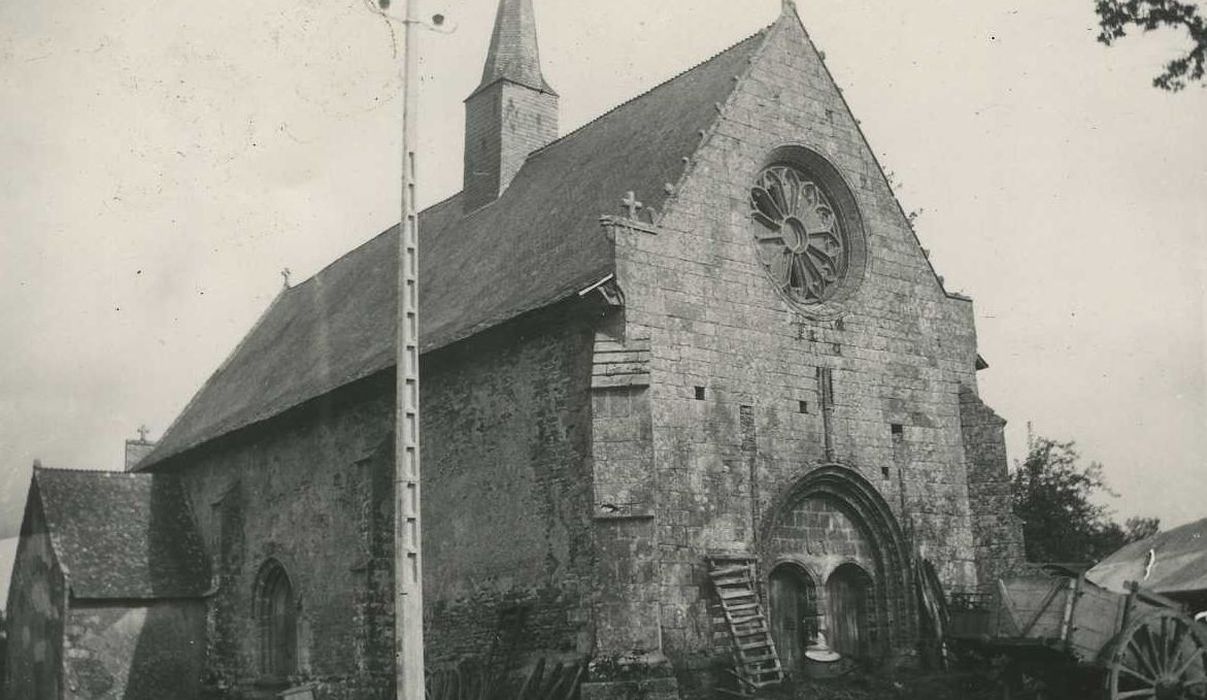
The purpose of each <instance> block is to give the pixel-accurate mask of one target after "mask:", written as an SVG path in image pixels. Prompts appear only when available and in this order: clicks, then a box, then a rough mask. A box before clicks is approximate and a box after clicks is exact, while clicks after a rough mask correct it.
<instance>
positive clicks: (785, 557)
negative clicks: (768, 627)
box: [759, 464, 917, 668]
mask: <svg viewBox="0 0 1207 700" xmlns="http://www.w3.org/2000/svg"><path fill="white" fill-rule="evenodd" d="M759 541H760V543H759V550H760V554H759V558H760V560H761V561H762V562H765V566H767V570H768V571H769V572H771V573H775V572H776V571H777V570H778V568H779V566H780V565H781V564H782V563H784V562H793V563H794V564H795V566H796V570H798V571H806V572H813V576H814V578H813V579H812V581H814V582H815V589H816V595H815V600H816V601H817V610H818V613H819V614H820V616H819V619H818V620H817V632H820V633H822V634H824V636H825V640H826V642H827V646H828V647H829V648H831V649H833V650H835V651H839V652H840V653H842V654H843V655H844V656H848V657H856V658H863V659H866V660H867V661H869V662H871V663H878V662H881V661H884V660H886V659H888V658H889V652H891V651H893V650H905V649H908V648H910V647H911V646H912V645H913V643H914V642H915V641H916V639H917V626H916V625H917V618H916V610H915V608H914V600H915V595H914V589H913V571H912V568H911V561H910V556H909V552H908V549H907V548H906V545H905V537H904V535H903V533H902V531H901V528H900V526H899V525H898V524H897V521H896V518H895V516H894V515H893V513H892V510H891V508H890V507H889V505H888V502H887V501H886V500H885V499H884V497H883V496H882V495H881V494H880V492H879V491H878V490H877V489H876V487H875V486H873V485H872V484H871V483H870V482H868V481H867V480H866V479H864V478H863V477H862V476H860V474H859V473H858V472H857V471H855V470H854V469H850V468H848V467H844V466H841V465H837V464H830V465H825V466H821V467H817V468H814V469H810V470H808V471H807V472H805V473H804V474H803V475H801V476H800V477H799V478H798V479H797V480H796V481H794V482H792V483H790V484H788V485H787V486H786V487H784V488H783V490H781V491H780V492H779V494H778V496H777V497H776V499H775V500H774V501H773V502H772V503H771V504H770V505H769V507H768V509H767V515H766V517H765V519H764V520H763V523H762V525H761V535H760V538H759ZM787 571H788V569H786V570H785V573H783V574H780V575H777V576H776V579H777V581H779V583H776V582H774V581H772V580H770V578H769V579H768V597H769V600H768V602H769V604H770V607H772V608H774V605H775V603H774V602H772V600H770V598H771V596H772V595H776V596H777V597H780V598H783V596H782V595H780V594H781V593H783V592H784V591H786V590H791V586H792V585H793V584H791V580H792V579H790V578H789V577H788V574H787V573H786V572H787ZM768 575H769V577H770V573H769V574H768ZM781 577H783V580H782V581H780V579H781ZM773 586H774V587H778V588H780V589H781V590H780V591H779V592H777V593H773V592H772V590H771V588H772V587H773ZM798 587H800V586H798ZM780 606H781V608H783V607H784V604H783V603H782V602H781V604H780ZM789 609H790V605H789ZM775 615H776V613H775V612H774V610H773V611H772V612H771V613H770V614H769V618H770V619H771V620H772V626H773V628H774V627H775V625H776V621H775V619H774V616H775ZM779 625H780V628H781V629H780V632H779V634H780V635H781V636H784V637H785V640H786V641H785V642H783V643H781V642H780V640H779V639H778V638H776V640H775V641H776V649H777V651H778V650H779V649H780V647H781V646H784V648H786V649H789V648H790V649H789V653H791V652H792V651H795V648H796V645H797V644H798V643H797V642H796V640H797V639H799V637H789V636H788V635H790V632H789V630H791V629H794V628H793V626H792V623H791V622H789V621H787V620H784V621H782V622H780V623H779ZM795 629H796V630H797V631H799V629H800V626H799V620H798V621H797V625H796V627H795ZM835 635H837V637H836V636H835ZM805 648H807V646H806V647H805ZM781 655H783V652H781ZM802 656H803V654H802ZM785 668H788V665H787V664H785Z"/></svg>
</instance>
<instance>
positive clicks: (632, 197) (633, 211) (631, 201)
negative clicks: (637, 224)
mask: <svg viewBox="0 0 1207 700" xmlns="http://www.w3.org/2000/svg"><path fill="white" fill-rule="evenodd" d="M620 203H621V205H623V206H624V208H625V210H626V212H627V216H628V217H629V218H630V219H634V220H636V219H637V212H639V211H641V208H642V207H644V206H645V205H644V204H642V203H641V202H638V201H637V195H636V193H634V192H633V191H632V190H629V191H628V192H626V193H625V195H624V199H622V200H620Z"/></svg>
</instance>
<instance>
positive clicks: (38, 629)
mask: <svg viewBox="0 0 1207 700" xmlns="http://www.w3.org/2000/svg"><path fill="white" fill-rule="evenodd" d="M64 584H65V581H64V578H63V572H62V569H61V568H60V567H59V562H58V560H57V558H56V557H55V554H54V550H53V549H52V547H51V542H50V535H49V534H48V533H47V530H46V519H45V516H44V515H43V513H42V504H41V502H40V500H39V498H38V495H37V489H36V488H31V489H30V492H29V499H28V501H27V503H26V506H25V519H24V521H23V527H22V530H21V543H20V544H19V545H18V546H17V556H16V560H15V561H14V562H13V575H12V580H11V582H10V584H9V589H8V602H7V605H6V607H5V610H6V613H7V615H8V623H7V624H8V639H7V642H6V644H5V646H6V651H5V653H6V655H7V657H6V660H5V663H4V665H3V667H4V672H5V676H6V677H5V678H3V679H0V691H2V694H3V696H4V697H8V698H14V700H15V699H16V698H58V697H59V696H60V693H61V692H62V689H63V656H62V654H63V622H64V617H65V614H66V609H67V592H66V587H65V585H64Z"/></svg>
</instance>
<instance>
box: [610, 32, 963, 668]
mask: <svg viewBox="0 0 1207 700" xmlns="http://www.w3.org/2000/svg"><path fill="white" fill-rule="evenodd" d="M770 31H771V34H770V35H769V36H768V38H767V39H766V45H765V46H764V48H763V50H762V51H761V53H760V54H758V55H756V56H755V58H754V59H753V60H752V63H751V66H750V69H749V74H748V75H746V76H735V79H737V80H738V81H739V82H738V83H737V88H736V90H735V93H734V95H733V96H732V97H731V98H730V100H729V101H728V102H727V103H726V104H723V105H719V109H720V117H719V120H718V122H717V124H716V125H715V126H714V128H713V129H712V131H711V132H709V133H707V134H704V135H703V143H702V146H701V148H700V149H699V150H698V151H697V152H696V153H695V155H694V156H691V154H688V153H685V154H684V155H685V156H691V162H690V164H689V169H688V173H687V175H685V177H684V179H683V181H681V182H680V183H677V184H675V183H671V184H672V185H675V192H676V193H675V196H674V197H673V198H672V199H671V200H670V202H669V204H668V205H667V206H666V207H665V209H666V211H665V214H664V216H663V217H662V218H661V220H660V221H659V222H658V226H657V227H656V228H655V229H654V230H653V231H646V230H644V229H643V228H640V227H632V228H626V227H623V226H620V227H615V231H616V241H617V258H618V270H617V281H618V283H619V285H620V287H621V288H622V289H623V290H624V292H625V295H626V299H627V308H626V323H627V328H626V331H625V334H626V336H628V337H648V338H650V344H651V360H650V367H651V369H650V386H649V389H648V390H647V392H648V401H649V404H650V410H651V414H652V417H653V456H652V460H651V468H652V470H653V471H654V472H655V476H654V479H655V481H656V484H657V512H656V518H657V520H656V535H655V536H654V537H653V540H652V543H651V546H653V547H656V549H657V552H658V559H659V569H658V574H657V580H658V585H660V587H661V593H660V596H659V598H660V601H661V606H662V613H661V626H662V629H661V631H662V644H663V648H664V649H665V651H666V653H667V654H668V655H672V656H675V657H676V658H678V659H680V660H681V661H679V663H681V664H693V663H696V662H695V661H691V657H692V655H694V654H700V653H706V650H707V649H708V647H709V630H710V626H709V619H708V614H707V606H706V600H707V598H708V596H709V595H710V590H709V586H708V584H707V579H706V575H705V557H706V556H707V555H709V554H735V555H740V554H749V553H751V552H752V551H753V546H754V537H755V535H754V533H755V531H756V530H757V529H758V528H759V527H760V526H761V524H762V523H765V522H766V521H767V519H768V518H770V517H772V516H773V515H774V514H773V513H772V512H770V510H769V509H770V508H771V504H772V503H774V502H775V501H776V499H777V497H778V495H779V494H782V493H783V492H784V491H785V490H786V489H788V488H790V486H791V484H793V483H795V482H797V481H798V480H799V479H800V478H801V477H803V476H804V475H805V474H807V473H808V472H809V471H810V470H812V469H814V468H816V467H818V466H820V465H822V464H824V463H827V462H836V463H840V464H843V465H846V466H849V467H850V468H852V469H854V470H856V471H857V472H858V473H859V474H861V475H862V476H863V477H864V478H865V479H866V480H867V481H868V482H870V483H872V484H874V486H875V488H876V489H877V490H878V492H879V494H880V495H881V497H882V500H883V501H884V502H886V503H888V504H889V505H890V507H891V508H892V511H893V513H894V514H895V518H896V519H897V521H898V522H899V523H900V524H901V528H902V530H904V531H905V532H906V533H907V534H908V536H909V539H910V541H911V542H912V543H913V544H914V545H916V546H917V547H918V548H919V549H921V550H923V551H924V553H925V554H926V556H928V557H929V558H931V559H932V560H933V561H935V562H936V565H937V567H938V569H939V573H940V576H941V578H942V580H943V581H944V583H945V585H947V586H949V587H963V586H969V585H974V584H975V583H976V571H975V567H974V552H973V543H972V530H971V521H970V512H969V501H968V485H967V479H966V474H965V464H964V453H963V445H962V441H961V430H960V415H959V399H958V396H959V390H960V387H961V386H962V385H974V384H975V381H976V380H975V376H974V372H975V369H974V367H975V361H976V337H975V329H974V326H973V318H972V307H971V303H970V302H969V301H968V300H967V299H966V298H963V297H959V296H955V295H949V294H947V293H946V292H945V290H944V289H943V287H942V285H941V283H940V281H939V280H938V279H937V277H936V275H935V274H934V271H933V270H932V268H931V267H930V265H929V262H928V260H927V258H926V255H925V254H924V251H923V250H922V249H921V247H920V246H919V244H918V241H917V240H916V238H915V237H914V234H913V232H912V230H911V229H910V227H909V224H908V222H907V221H906V218H905V216H904V214H903V213H902V211H901V210H900V207H899V205H898V204H897V202H896V200H895V199H894V197H893V194H892V192H891V190H890V188H889V185H888V183H887V181H886V179H885V178H884V176H883V174H882V173H881V171H880V169H879V167H878V165H877V164H876V162H875V160H874V158H873V156H872V153H871V151H870V150H869V148H868V147H867V145H866V143H865V142H864V141H863V138H862V135H861V134H860V132H859V130H858V127H857V125H856V122H855V120H854V119H853V117H852V116H851V115H850V113H849V112H848V110H847V108H846V105H845V103H844V101H843V100H842V97H841V95H840V93H839V92H838V90H837V89H836V87H835V86H834V85H833V83H832V82H831V79H830V77H829V75H828V73H827V72H826V70H825V68H824V66H823V65H822V62H821V59H820V57H819V56H818V54H817V52H816V50H815V49H814V47H813V46H812V44H811V43H810V42H809V40H808V38H807V37H806V36H805V34H804V32H803V30H802V29H801V27H800V26H799V24H797V23H796V22H795V21H794V20H792V21H785V22H780V23H778V24H777V25H776V26H775V27H773V28H772V29H771V30H770ZM785 144H799V145H800V146H803V147H804V148H805V149H807V150H808V151H810V152H812V153H815V154H820V155H821V156H822V157H823V158H824V159H825V160H826V161H828V162H829V163H830V164H832V166H833V168H835V169H836V177H838V178H839V179H840V180H841V181H842V182H845V186H846V187H849V189H850V192H851V195H852V197H853V201H854V202H855V203H856V204H857V208H858V218H859V220H860V223H861V225H862V228H863V230H864V231H865V233H866V251H867V252H866V258H867V259H866V271H865V274H864V279H863V281H862V284H861V285H860V286H858V288H856V289H854V290H853V291H852V294H851V296H850V297H849V298H848V299H846V301H845V302H843V308H842V312H843V313H841V314H840V315H829V316H827V317H825V318H815V317H810V316H809V315H808V314H802V313H800V312H798V311H797V310H794V308H793V307H792V306H791V305H790V304H789V303H788V302H786V301H785V300H784V298H783V297H781V296H780V294H779V293H778V292H777V291H776V290H775V288H774V286H773V284H772V283H771V282H770V280H769V279H768V275H767V272H766V270H764V269H763V267H762V264H761V262H760V261H759V259H758V258H757V256H756V251H755V247H754V244H753V235H752V230H751V226H752V224H751V220H750V205H749V191H750V186H751V184H752V183H753V182H754V180H755V177H756V176H757V175H758V174H759V172H760V171H761V169H762V168H763V167H764V166H766V165H768V164H769V163H768V159H769V158H770V157H771V154H772V153H773V152H774V151H775V150H776V149H777V148H779V147H781V146H784V145H785ZM637 195H638V196H639V197H640V196H642V193H640V192H639V193H637ZM819 368H828V369H829V370H830V372H832V376H833V411H832V413H831V414H830V416H829V425H830V426H831V427H830V435H831V440H830V442H831V444H832V448H833V449H832V454H827V450H826V442H827V440H826V427H825V426H826V424H827V417H826V416H825V415H824V412H823V411H822V410H820V403H821V398H822V396H821V392H820V388H819V382H818V376H819ZM762 573H763V575H766V572H762ZM889 573H890V575H892V576H893V577H894V578H895V579H897V580H906V581H908V580H909V578H908V576H905V575H904V574H905V572H901V571H897V572H889ZM895 594H896V595H897V596H898V597H899V598H902V599H910V598H912V596H910V595H909V594H908V591H906V590H902V591H896V593H895ZM902 624H908V623H902ZM900 641H901V643H902V646H903V649H906V650H907V649H908V647H909V643H908V642H909V640H908V639H902V640H900ZM700 663H703V662H700Z"/></svg>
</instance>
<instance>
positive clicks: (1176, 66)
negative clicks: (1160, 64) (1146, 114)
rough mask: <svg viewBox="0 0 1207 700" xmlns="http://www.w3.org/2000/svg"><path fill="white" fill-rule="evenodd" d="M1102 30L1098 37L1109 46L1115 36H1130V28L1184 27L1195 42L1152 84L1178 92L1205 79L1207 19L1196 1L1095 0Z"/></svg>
mask: <svg viewBox="0 0 1207 700" xmlns="http://www.w3.org/2000/svg"><path fill="white" fill-rule="evenodd" d="M1094 9H1095V10H1096V11H1097V12H1098V24H1099V26H1100V28H1101V31H1100V32H1099V33H1098V41H1100V42H1102V43H1103V44H1106V45H1107V46H1110V45H1111V44H1112V43H1114V41H1115V40H1116V39H1121V38H1123V37H1125V36H1127V32H1128V30H1133V29H1140V30H1141V31H1145V32H1150V31H1153V30H1154V29H1161V28H1162V27H1166V28H1175V29H1177V28H1184V29H1186V31H1187V32H1188V33H1189V34H1190V40H1191V42H1192V46H1191V48H1190V50H1189V51H1187V52H1186V54H1185V55H1183V56H1179V57H1178V58H1175V59H1173V60H1171V61H1170V62H1169V63H1167V64H1166V65H1165V71H1164V72H1162V73H1161V74H1160V75H1158V76H1157V77H1156V78H1153V85H1154V86H1156V87H1158V88H1161V89H1162V90H1169V91H1170V92H1177V91H1178V90H1181V89H1182V88H1184V87H1186V85H1187V84H1188V83H1191V82H1197V81H1201V80H1203V75H1204V63H1207V20H1204V18H1203V15H1202V14H1201V9H1202V8H1200V6H1199V5H1198V4H1197V3H1195V2H1183V1H1182V0H1096V2H1095V6H1094Z"/></svg>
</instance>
